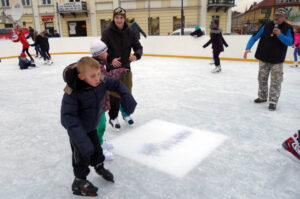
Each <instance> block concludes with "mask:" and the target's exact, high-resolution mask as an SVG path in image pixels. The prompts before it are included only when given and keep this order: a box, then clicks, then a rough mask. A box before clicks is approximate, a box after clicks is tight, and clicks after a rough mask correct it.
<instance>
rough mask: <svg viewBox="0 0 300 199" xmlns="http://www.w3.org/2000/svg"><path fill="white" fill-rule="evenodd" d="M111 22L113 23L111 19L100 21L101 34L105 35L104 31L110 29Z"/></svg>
mask: <svg viewBox="0 0 300 199" xmlns="http://www.w3.org/2000/svg"><path fill="white" fill-rule="evenodd" d="M110 22H111V19H109V20H105V19H101V20H100V24H101V34H102V33H103V31H104V30H105V29H106V28H108V26H109V24H110Z"/></svg>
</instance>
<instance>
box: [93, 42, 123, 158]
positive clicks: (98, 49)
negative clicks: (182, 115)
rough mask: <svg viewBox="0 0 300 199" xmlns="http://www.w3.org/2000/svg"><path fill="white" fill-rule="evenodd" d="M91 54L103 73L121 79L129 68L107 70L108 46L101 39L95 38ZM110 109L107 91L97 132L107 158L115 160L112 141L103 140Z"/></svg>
mask: <svg viewBox="0 0 300 199" xmlns="http://www.w3.org/2000/svg"><path fill="white" fill-rule="evenodd" d="M90 51H91V54H92V56H93V58H94V59H95V60H97V61H98V62H99V64H100V69H101V73H102V74H103V75H106V76H111V77H114V78H117V79H120V77H121V75H122V74H125V73H126V71H127V69H125V68H114V67H112V68H111V69H110V70H109V72H107V68H106V65H107V63H106V60H107V56H108V53H107V46H106V44H105V43H104V42H103V41H101V40H100V39H97V40H94V41H92V43H91V47H90ZM108 110H110V102H109V93H108V92H106V94H105V99H104V102H103V105H102V113H101V116H100V123H99V124H98V126H97V134H98V137H99V141H100V145H101V146H102V148H103V154H104V156H105V160H113V154H112V152H110V151H109V149H112V148H113V145H112V143H111V142H109V141H107V140H103V136H104V132H105V129H106V117H105V112H106V111H108Z"/></svg>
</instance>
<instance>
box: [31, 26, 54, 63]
mask: <svg viewBox="0 0 300 199" xmlns="http://www.w3.org/2000/svg"><path fill="white" fill-rule="evenodd" d="M37 45H38V46H40V49H41V51H40V54H41V55H42V57H43V59H44V64H48V65H51V64H52V63H53V62H52V59H51V55H50V53H49V42H48V37H47V36H46V31H43V32H41V33H40V34H38V35H37V36H36V38H35V41H34V44H31V46H37Z"/></svg>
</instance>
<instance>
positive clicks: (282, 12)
mask: <svg viewBox="0 0 300 199" xmlns="http://www.w3.org/2000/svg"><path fill="white" fill-rule="evenodd" d="M275 12H280V13H281V14H284V15H285V16H287V15H288V14H289V11H288V10H287V9H286V8H277V9H276V10H275Z"/></svg>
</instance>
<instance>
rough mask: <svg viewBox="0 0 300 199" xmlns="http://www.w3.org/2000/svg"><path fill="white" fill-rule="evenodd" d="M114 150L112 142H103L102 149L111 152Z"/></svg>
mask: <svg viewBox="0 0 300 199" xmlns="http://www.w3.org/2000/svg"><path fill="white" fill-rule="evenodd" d="M113 148H114V146H113V144H112V142H110V141H108V140H104V141H103V144H102V149H106V150H111V149H113Z"/></svg>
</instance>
